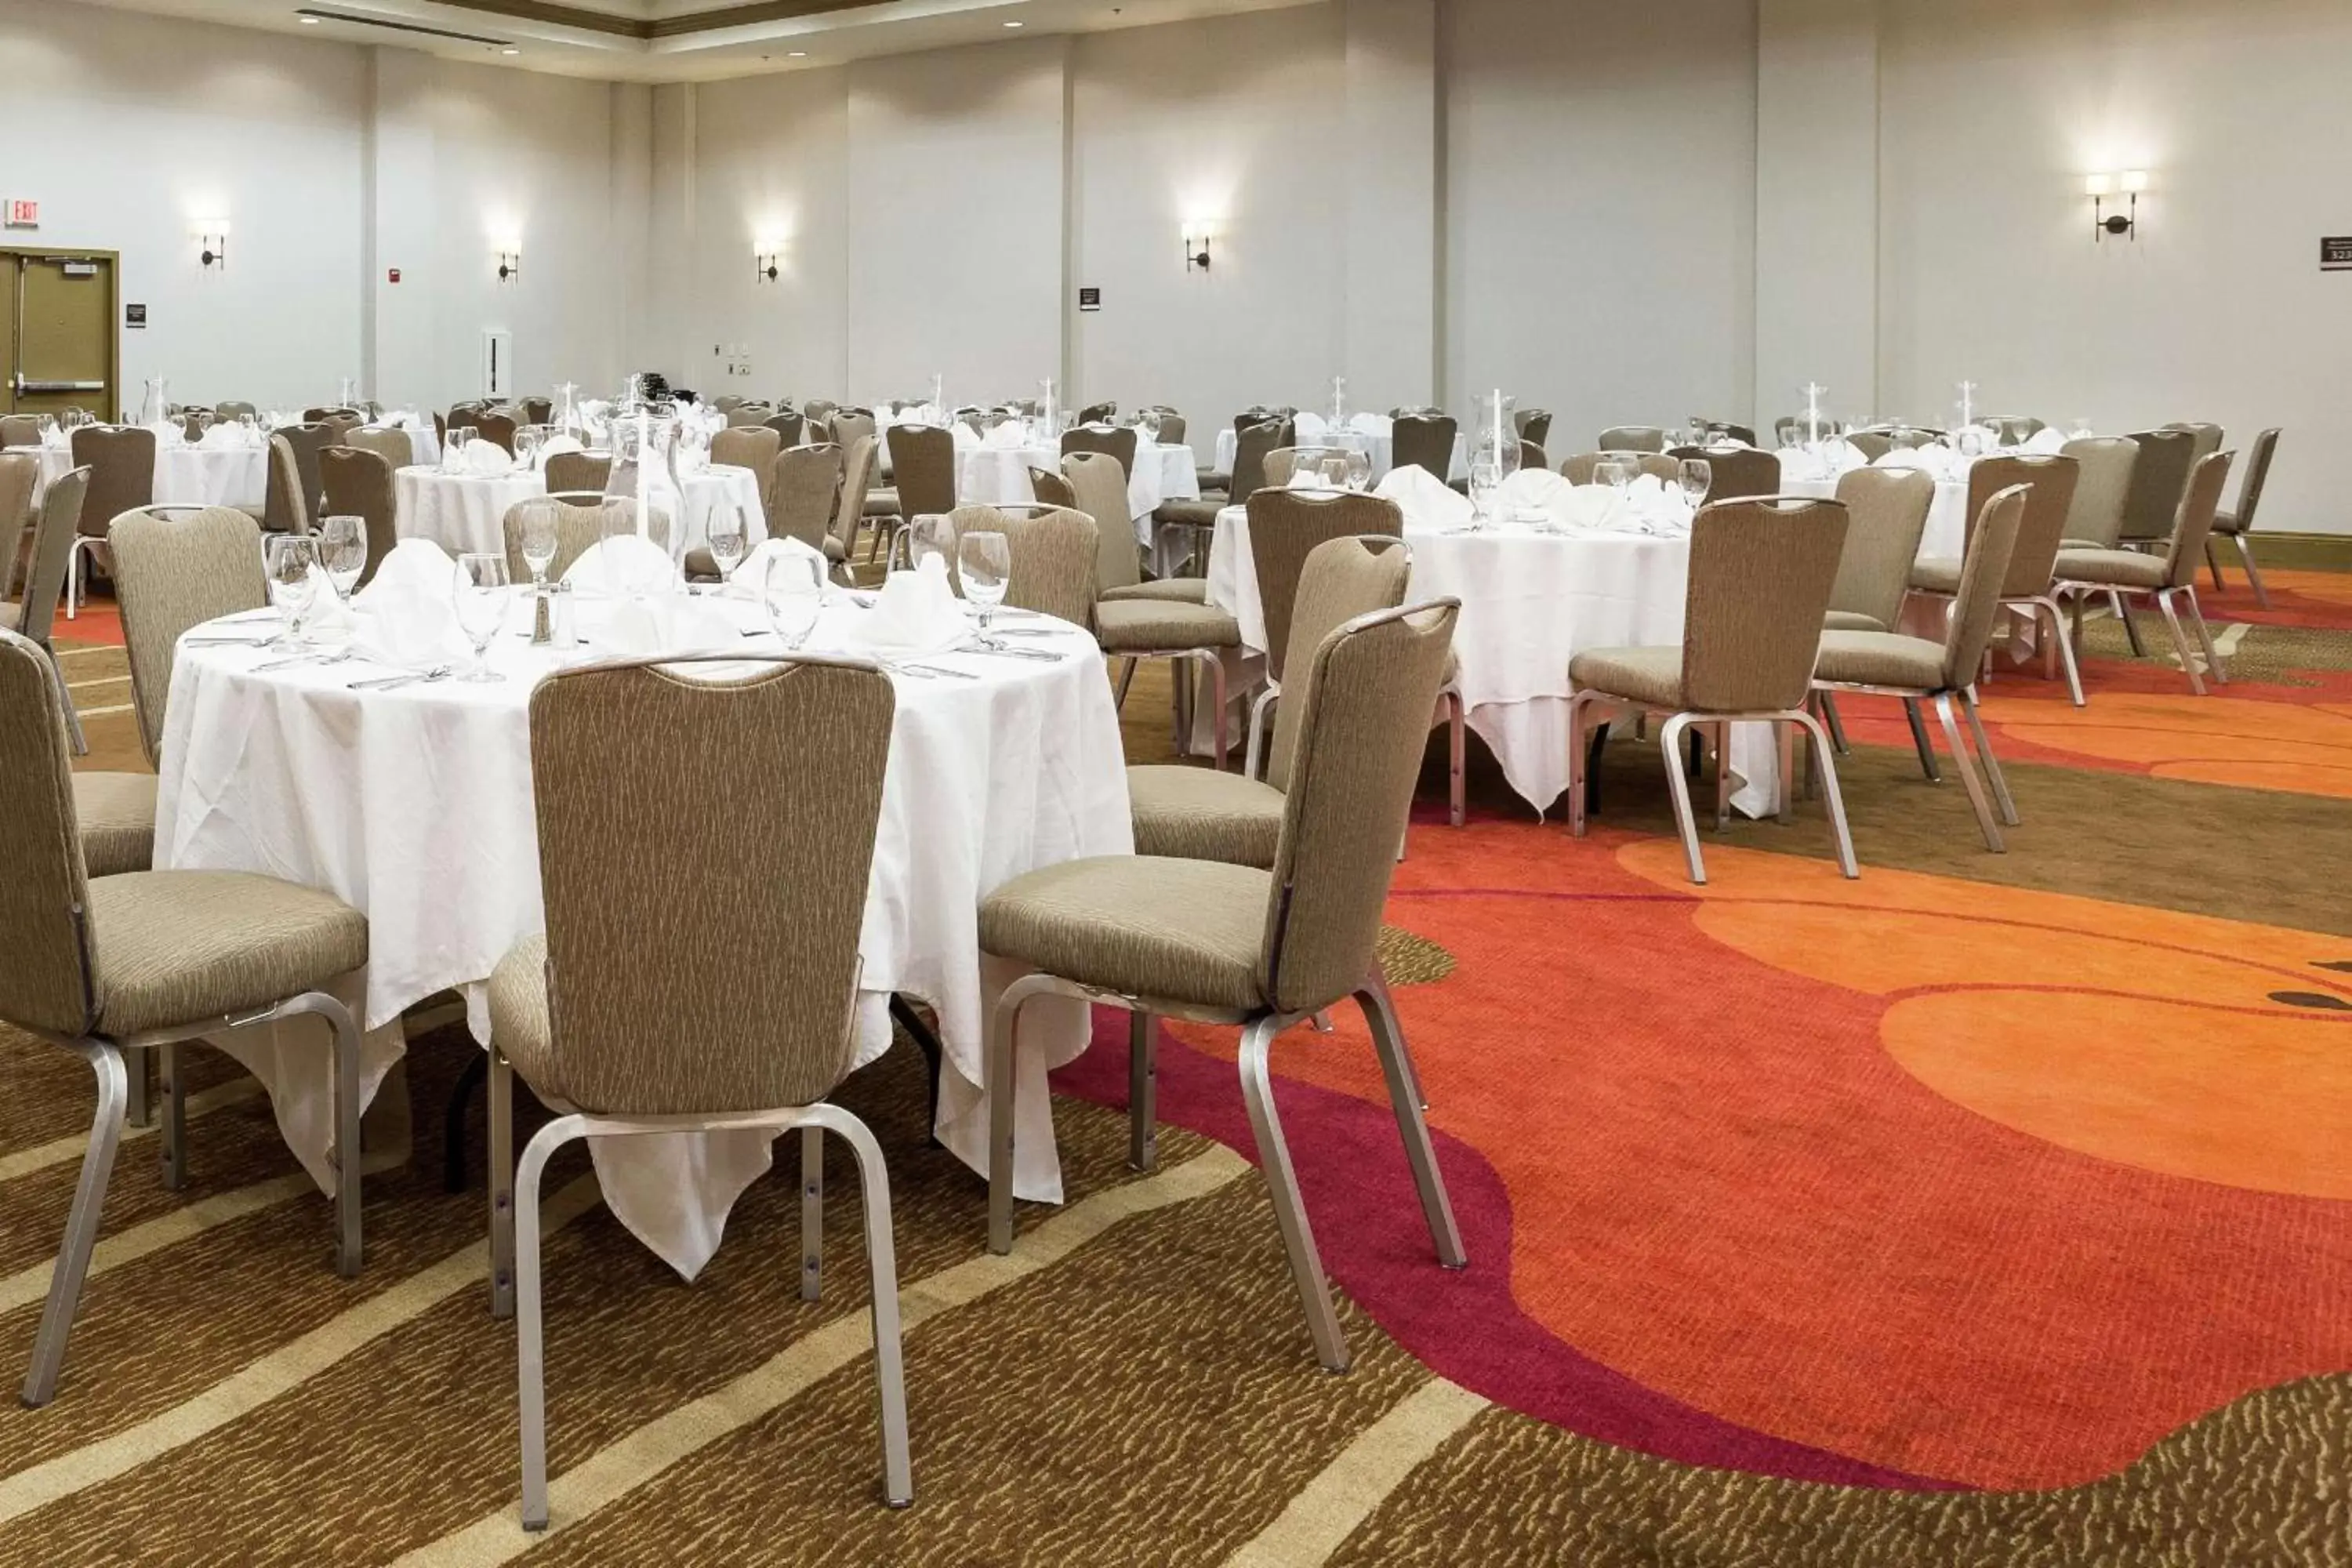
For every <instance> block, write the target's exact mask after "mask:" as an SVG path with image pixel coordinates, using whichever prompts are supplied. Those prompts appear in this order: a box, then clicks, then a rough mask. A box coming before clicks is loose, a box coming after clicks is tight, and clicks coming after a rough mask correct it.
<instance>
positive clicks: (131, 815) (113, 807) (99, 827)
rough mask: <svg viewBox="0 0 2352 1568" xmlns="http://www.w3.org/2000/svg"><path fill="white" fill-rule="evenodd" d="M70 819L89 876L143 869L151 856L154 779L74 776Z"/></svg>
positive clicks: (144, 775) (145, 776)
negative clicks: (78, 829)
mask: <svg viewBox="0 0 2352 1568" xmlns="http://www.w3.org/2000/svg"><path fill="white" fill-rule="evenodd" d="M73 793H74V817H75V819H76V820H77V821H79V823H80V824H81V858H82V860H83V861H84V862H85V863H86V864H87V865H88V866H89V874H90V875H91V876H92V877H119V876H121V875H122V873H124V872H125V871H144V870H146V869H147V868H148V867H149V866H150V865H152V863H153V861H154V858H155V775H154V774H153V773H76V774H74V776H73Z"/></svg>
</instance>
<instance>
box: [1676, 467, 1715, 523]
mask: <svg viewBox="0 0 2352 1568" xmlns="http://www.w3.org/2000/svg"><path fill="white" fill-rule="evenodd" d="M1675 482H1676V483H1678V484H1680V485H1681V486H1682V488H1683V500H1686V501H1688V502H1689V503H1690V507H1691V510H1693V511H1696V510H1698V509H1699V508H1700V507H1702V506H1704V505H1706V492H1707V491H1708V490H1710V489H1714V488H1715V465H1714V464H1712V463H1710V462H1708V461H1707V460H1706V458H1684V459H1683V460H1682V462H1681V463H1680V464H1678V465H1677V466H1676V467H1675Z"/></svg>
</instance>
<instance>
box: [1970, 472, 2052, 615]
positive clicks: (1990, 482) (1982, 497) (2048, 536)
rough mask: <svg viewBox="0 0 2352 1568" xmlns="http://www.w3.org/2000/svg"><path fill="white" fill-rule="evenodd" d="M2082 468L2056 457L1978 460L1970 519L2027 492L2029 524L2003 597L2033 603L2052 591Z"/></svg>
mask: <svg viewBox="0 0 2352 1568" xmlns="http://www.w3.org/2000/svg"><path fill="white" fill-rule="evenodd" d="M2077 471H2078V470H2077V468H2076V465H2075V462H2074V458H2068V457H2063V456H2055V457H2011V456H2000V457H1992V458H1978V459H1977V461H1976V463H1975V464H1974V465H1973V466H1972V467H1971V468H1969V518H1970V519H1971V520H1972V521H1973V520H1975V519H1978V518H1981V517H1982V516H1983V515H1984V512H1985V508H1986V506H1987V505H1988V504H1989V503H1990V501H1991V500H1992V498H1993V497H1994V496H1996V495H1998V494H2000V492H2001V491H2002V490H2005V489H2010V488H2011V487H2012V486H2015V485H2023V486H2025V487H2026V500H2025V520H2024V521H2023V522H2022V523H2021V524H2020V525H2019V528H2018V533H2017V548H2016V550H2015V552H2013V553H2011V556H2010V558H2009V576H2008V579H2007V581H2006V582H2004V583H2003V584H2001V596H2002V597H2003V598H2009V599H2030V598H2034V597H2036V596H2038V595H2043V594H2047V593H2048V592H2049V591H2050V574H2051V570H2052V568H2053V566H2054V565H2055V564H2056V563H2057V559H2058V543H2059V541H2060V539H2061V538H2062V537H2063V535H2064V533H2065V531H2066V517H2067V513H2068V512H2069V510H2072V508H2073V507H2074V486H2075V477H2076V473H2077Z"/></svg>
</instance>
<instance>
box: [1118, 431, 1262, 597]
mask: <svg viewBox="0 0 2352 1568" xmlns="http://www.w3.org/2000/svg"><path fill="white" fill-rule="evenodd" d="M1234 428H1235V435H1234V467H1233V471H1232V472H1231V473H1230V474H1226V475H1224V476H1223V479H1224V490H1223V493H1222V494H1220V493H1218V492H1216V491H1215V490H1213V489H1211V488H1210V487H1209V486H1208V485H1207V484H1206V483H1203V484H1202V493H1201V496H1200V498H1199V499H1198V500H1171V501H1166V502H1163V503H1162V504H1161V505H1160V507H1159V508H1158V509H1157V510H1154V511H1153V512H1152V514H1151V521H1152V526H1153V528H1154V530H1155V532H1156V534H1157V536H1159V537H1160V538H1162V539H1163V540H1164V539H1165V537H1166V536H1167V535H1168V534H1169V533H1171V532H1180V533H1182V534H1184V535H1186V536H1188V540H1189V542H1188V543H1187V545H1186V548H1185V566H1186V570H1185V572H1184V574H1183V575H1182V576H1181V578H1180V579H1179V580H1180V581H1184V582H1192V581H1198V580H1200V579H1199V574H1200V572H1201V571H1202V568H1203V566H1204V564H1205V563H1206V560H1207V553H1208V552H1207V550H1206V548H1205V542H1206V541H1207V539H1208V538H1209V536H1210V535H1212V534H1213V533H1214V532H1215V531H1216V527H1217V514H1218V513H1219V512H1221V511H1223V510H1224V509H1225V508H1227V507H1229V506H1241V505H1244V504H1245V503H1246V502H1247V501H1248V500H1249V498H1250V497H1251V496H1253V495H1255V493H1256V492H1257V491H1258V490H1260V489H1264V488H1265V485H1266V484H1267V482H1268V480H1267V479H1266V459H1267V458H1268V457H1269V456H1270V455H1271V454H1273V453H1274V452H1276V451H1277V450H1279V449H1280V448H1282V447H1287V446H1289V445H1290V444H1291V428H1292V427H1291V425H1290V423H1289V421H1287V420H1285V419H1276V418H1269V419H1261V420H1256V421H1253V422H1250V423H1246V424H1244V423H1239V422H1236V425H1235V426H1234ZM1161 555H1162V558H1163V559H1169V558H1170V557H1169V556H1168V554H1167V552H1166V551H1165V549H1164V548H1163V550H1162V551H1161Z"/></svg>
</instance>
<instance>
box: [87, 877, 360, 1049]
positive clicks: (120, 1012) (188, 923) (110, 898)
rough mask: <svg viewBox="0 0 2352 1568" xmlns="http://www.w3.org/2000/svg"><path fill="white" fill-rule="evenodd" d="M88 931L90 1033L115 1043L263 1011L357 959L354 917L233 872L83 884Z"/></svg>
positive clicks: (341, 907) (319, 896) (295, 890)
mask: <svg viewBox="0 0 2352 1568" xmlns="http://www.w3.org/2000/svg"><path fill="white" fill-rule="evenodd" d="M89 931H90V956H91V959H92V961H93V962H92V964H91V968H92V970H93V972H94V975H95V979H96V982H97V996H98V1028H99V1030H100V1032H102V1033H105V1034H108V1035H112V1036H116V1037H121V1036H123V1035H131V1034H137V1033H139V1032H140V1031H142V1030H144V1029H160V1028H166V1027H169V1026H173V1025H178V1024H191V1023H195V1022H198V1021H199V1020H202V1019H206V1018H218V1017H225V1016H230V1015H233V1014H236V1013H242V1012H248V1011H250V1010H252V1009H254V1008H256V1007H263V1006H268V1005H270V1004H271V1003H274V1002H280V1001H283V1000H284V999H286V998H287V997H289V996H297V995H299V994H302V993H303V992H305V991H315V990H319V989H320V988H322V987H324V986H325V985H327V984H329V983H330V982H331V981H332V980H334V979H335V977H336V976H338V975H341V974H347V973H350V972H351V971H352V970H354V969H357V968H359V967H360V966H361V965H362V964H363V963H366V962H367V956H368V927H367V917H366V916H364V915H362V914H361V913H360V912H359V911H358V910H355V909H352V907H351V906H350V905H348V904H346V903H344V902H343V901H342V900H340V899H338V898H336V897H335V896H334V895H333V894H332V893H323V892H320V891H319V890H318V889H314V888H304V887H299V886H297V885H296V884H294V883H292V882H281V881H279V880H278V879H276V878H274V877H257V876H252V875H249V874H247V873H246V872H243V871H140V872H132V873H131V874H130V875H127V876H121V877H100V878H94V879H92V880H91V881H90V883H89Z"/></svg>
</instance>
